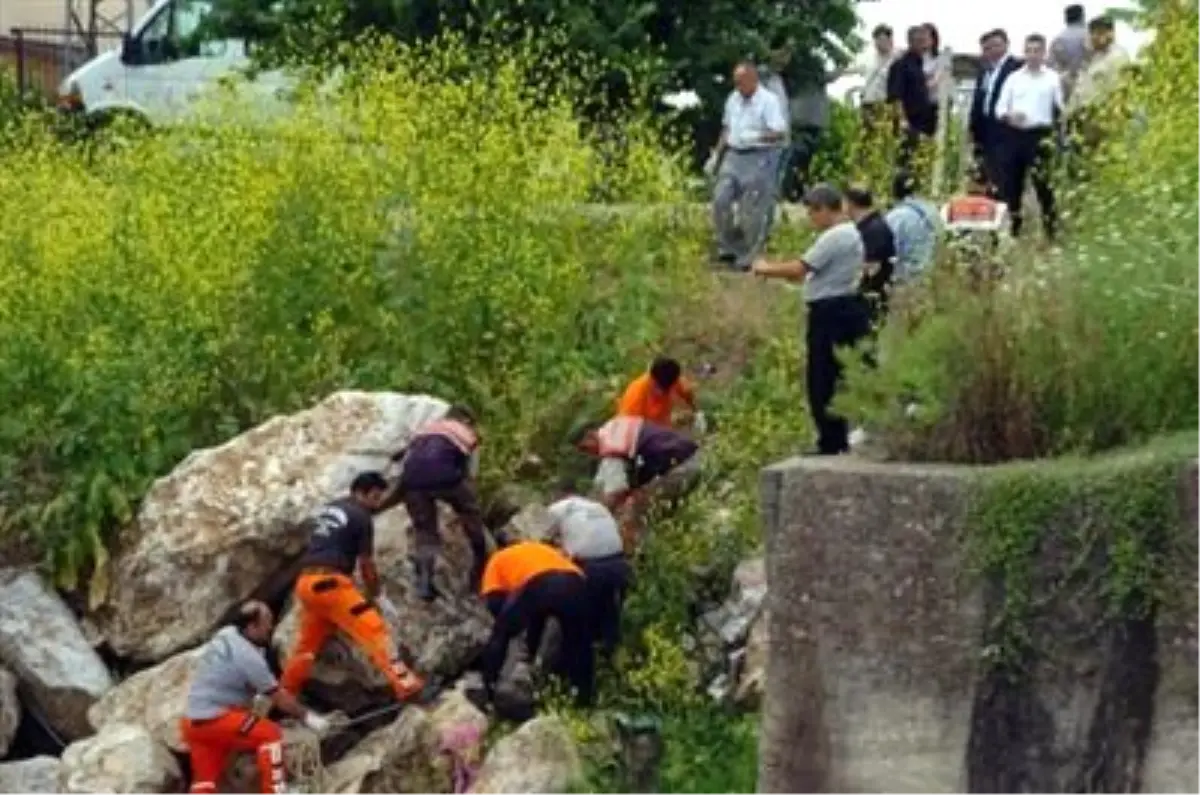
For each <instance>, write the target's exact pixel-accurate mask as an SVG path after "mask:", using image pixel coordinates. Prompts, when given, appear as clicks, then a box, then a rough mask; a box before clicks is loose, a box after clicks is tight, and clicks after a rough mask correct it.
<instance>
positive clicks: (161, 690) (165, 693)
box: [87, 646, 204, 751]
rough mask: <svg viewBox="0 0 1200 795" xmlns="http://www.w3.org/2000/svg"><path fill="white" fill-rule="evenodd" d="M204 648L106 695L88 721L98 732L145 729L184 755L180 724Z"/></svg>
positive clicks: (137, 676)
mask: <svg viewBox="0 0 1200 795" xmlns="http://www.w3.org/2000/svg"><path fill="white" fill-rule="evenodd" d="M203 648H204V647H203V646H200V647H197V648H195V649H190V650H189V651H185V652H182V653H180V654H176V655H175V656H174V657H171V658H170V659H169V660H166V661H165V662H161V663H159V664H158V665H156V666H154V667H153V668H147V669H146V670H144V671H139V672H138V673H136V674H134V675H133V676H131V677H129V678H128V679H126V680H125V681H123V682H121V683H120V684H119V685H117V686H116V687H114V688H113V689H112V690H109V691H108V692H107V693H105V694H104V696H103V698H101V699H100V700H99V701H97V702H96V703H95V704H93V705H92V707H91V709H89V710H88V713H87V717H88V721H89V722H90V723H91V725H92V727H93V728H94V729H95V730H96V731H103V730H104V729H105V728H106V727H108V726H110V725H113V724H122V723H132V724H135V725H138V726H142V727H145V728H146V729H148V730H149V731H150V734H151V735H152V736H153V737H154V739H155V740H157V741H158V742H160V743H162V744H163V745H165V746H166V747H168V748H170V749H171V750H172V751H184V750H186V747H187V746H186V745H185V744H184V742H183V739H182V738H181V737H180V736H179V721H180V719H181V718H182V717H183V712H184V709H185V708H186V707H187V694H188V688H189V686H190V683H191V679H192V673H193V672H194V671H195V669H196V661H197V660H198V659H199V657H200V654H201V652H202V651H203Z"/></svg>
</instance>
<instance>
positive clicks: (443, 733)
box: [321, 691, 488, 793]
mask: <svg viewBox="0 0 1200 795" xmlns="http://www.w3.org/2000/svg"><path fill="white" fill-rule="evenodd" d="M487 727H488V720H487V716H485V715H484V714H483V713H482V712H480V711H479V710H478V709H477V708H476V707H475V706H474V705H473V704H471V703H470V702H469V701H468V700H467V699H466V698H465V697H464V696H463V695H462V694H461V693H459V692H457V691H451V692H450V693H448V694H447V695H446V696H444V697H443V698H442V699H441V700H440V702H439V703H438V705H437V707H436V708H435V709H433V710H432V711H429V712H427V711H424V710H422V709H419V708H409V709H405V710H404V711H403V712H402V713H401V714H400V717H398V718H397V719H396V720H395V721H393V722H392V723H391V724H389V725H387V726H384V727H383V728H381V729H378V730H376V731H374V732H372V733H370V734H368V735H367V736H366V737H365V738H363V740H362V741H361V742H359V743H358V744H357V745H356V746H355V747H354V749H353V750H352V751H351V752H350V753H349V754H347V755H346V756H345V757H343V758H342V759H341V760H339V761H338V762H335V763H334V764H332V765H330V766H329V767H328V768H326V770H325V777H324V780H323V781H322V782H321V783H322V786H323V789H324V790H325V791H326V792H380V793H382V792H453V791H454V789H453V779H452V773H453V771H452V769H451V763H450V760H449V758H448V757H447V755H446V754H445V753H443V749H444V748H445V746H446V743H447V741H448V740H449V739H450V738H451V737H452V735H453V733H455V732H457V731H461V730H463V729H466V730H468V731H469V732H470V733H471V734H472V735H473V736H476V737H478V738H479V740H480V741H482V738H483V735H484V734H485V733H486V732H487Z"/></svg>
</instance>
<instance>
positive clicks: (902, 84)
mask: <svg viewBox="0 0 1200 795" xmlns="http://www.w3.org/2000/svg"><path fill="white" fill-rule="evenodd" d="M930 46H931V44H930V39H929V29H928V28H926V27H925V26H923V25H917V26H914V27H911V28H909V29H908V49H907V50H906V51H905V52H904V54H903V55H901V56H900V57H899V58H897V59H896V60H895V61H894V62H893V63H892V65H891V67H890V68H889V69H888V78H887V101H888V103H890V104H891V105H892V106H893V107H894V108H895V109H896V110H897V111H898V113H897V117H898V118H899V119H900V125H901V130H900V136H901V138H900V162H899V164H898V167H899V168H908V167H909V166H910V165H911V160H912V156H913V154H914V152H915V151H916V149H917V147H918V146H919V145H920V143H921V141H922V140H929V139H932V138H933V136H934V134H935V133H936V132H937V122H938V119H937V113H938V108H937V103H936V101H935V100H934V97H933V96H932V95H931V94H930V92H929V84H928V83H927V82H926V79H925V56H926V54H927V53H929V50H930Z"/></svg>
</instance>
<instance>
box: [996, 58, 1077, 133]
mask: <svg viewBox="0 0 1200 795" xmlns="http://www.w3.org/2000/svg"><path fill="white" fill-rule="evenodd" d="M1055 109H1058V110H1062V109H1063V90H1062V80H1061V79H1060V78H1059V76H1058V72H1056V71H1054V70H1053V69H1051V68H1050V67H1048V66H1042V67H1041V68H1040V69H1038V70H1037V71H1036V72H1035V71H1033V70H1032V69H1030V68H1029V67H1028V66H1022V67H1021V68H1020V69H1018V70H1017V71H1015V72H1013V73H1012V74H1011V75H1009V76H1008V80H1005V81H1004V85H1003V86H1002V87H1001V88H1000V99H999V100H997V101H996V118H998V119H1004V120H1005V121H1006V122H1007V123H1008V124H1010V125H1012V126H1013V127H1019V128H1021V129H1029V128H1031V127H1050V126H1051V125H1053V124H1054V111H1055ZM1014 114H1020V115H1022V116H1024V118H1023V119H1022V120H1021V121H1020V122H1017V121H1015V120H1014V119H1012V118H1011V117H1012V116H1013V115H1014ZM1006 116H1008V117H1009V118H1007V119H1005V118H1004V117H1006Z"/></svg>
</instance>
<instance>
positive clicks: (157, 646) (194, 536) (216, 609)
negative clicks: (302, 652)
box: [94, 391, 447, 661]
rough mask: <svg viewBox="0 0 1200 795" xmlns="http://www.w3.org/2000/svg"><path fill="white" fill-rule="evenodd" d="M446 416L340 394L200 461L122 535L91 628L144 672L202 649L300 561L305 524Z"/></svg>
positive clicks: (389, 396)
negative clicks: (234, 608)
mask: <svg viewBox="0 0 1200 795" xmlns="http://www.w3.org/2000/svg"><path fill="white" fill-rule="evenodd" d="M446 408H447V405H446V403H445V402H444V401H441V400H438V399H436V398H432V397H428V396H408V395H401V394H395V393H370V392H350V391H348V392H338V393H336V394H334V395H332V396H330V397H329V398H327V399H325V400H324V401H322V402H321V403H320V404H318V405H317V406H315V407H313V408H311V409H308V410H305V411H302V412H299V413H297V414H293V415H289V416H279V417H275V418H273V419H271V420H269V421H267V422H266V423H264V424H263V425H261V426H259V427H257V428H255V429H253V430H251V431H249V432H247V433H244V434H242V435H241V436H238V437H236V438H234V439H232V440H230V441H229V442H227V443H225V444H223V445H221V446H220V447H214V448H209V449H206V450H200V451H197V452H194V453H192V454H191V455H190V456H188V457H187V458H186V459H185V460H184V461H183V462H182V463H181V464H179V466H177V467H176V468H175V470H174V471H173V472H171V473H170V474H169V475H167V476H166V477H164V478H161V479H159V480H158V481H156V482H155V483H154V485H153V486H152V487H151V488H150V491H149V492H148V493H147V494H146V496H145V498H144V499H143V501H142V505H141V509H140V510H139V513H138V517H137V521H136V522H135V523H134V525H133V526H131V527H129V528H126V530H125V532H124V533H123V534H122V539H121V544H120V545H119V546H120V549H119V551H118V552H117V554H116V555H115V557H114V560H113V563H112V569H111V575H110V581H111V583H112V586H111V589H110V592H109V593H108V595H107V598H106V600H105V604H104V605H103V606H102V607H101V608H100V609H99V610H98V611H96V614H95V616H94V618H95V619H96V623H97V626H98V627H99V628H100V630H101V631H102V632H103V634H104V637H105V639H106V640H107V641H108V643H109V644H110V645H111V646H112V648H113V649H114V650H115V651H116V652H117V653H119V654H121V655H124V656H127V657H131V658H133V659H136V660H140V661H158V660H162V659H165V658H166V657H168V656H169V655H171V654H172V653H174V652H177V651H179V650H181V649H184V648H188V647H190V646H194V645H197V644H199V643H200V642H202V641H203V640H205V639H206V637H207V636H208V634H209V633H210V632H211V630H212V629H213V627H214V625H215V624H216V623H217V622H218V621H219V619H220V618H221V616H222V615H223V614H224V612H225V611H226V610H227V609H228V608H229V607H230V606H231V605H232V604H234V603H235V602H236V601H238V600H240V599H243V598H245V597H246V596H248V595H249V594H250V593H252V592H253V591H254V590H255V589H256V588H257V587H259V586H260V585H261V584H262V583H263V582H264V581H265V580H267V579H268V577H269V576H270V575H272V574H273V573H275V572H277V571H278V570H279V569H280V568H282V565H281V564H282V563H283V562H285V561H287V560H289V559H291V557H293V556H295V555H296V554H298V553H299V552H301V551H302V550H303V548H304V546H305V544H306V543H307V542H308V538H307V534H306V533H305V532H303V531H302V530H301V529H300V523H301V522H302V521H303V520H304V519H305V518H307V517H308V516H309V514H310V513H311V511H313V510H314V509H315V508H317V507H318V506H319V505H320V504H321V503H322V502H325V501H328V500H330V499H334V498H336V497H339V496H342V495H344V494H345V493H346V490H347V488H348V486H349V484H350V481H351V480H352V479H353V477H354V475H355V474H357V473H358V472H360V471H363V470H367V469H378V470H383V469H385V468H386V467H387V465H388V462H389V457H390V456H391V454H393V453H394V452H396V450H398V449H399V448H400V447H402V446H403V445H405V444H407V442H408V440H409V439H410V438H411V436H412V434H413V432H414V431H415V430H416V429H417V428H418V427H419V426H421V425H423V424H424V423H426V422H428V421H431V420H433V419H437V418H438V417H440V416H441V415H442V414H444V413H445V411H446ZM397 513H399V512H396V511H392V512H389V516H390V517H395V516H396V514H397ZM394 521H400V520H399V518H398V517H397V518H395V519H394ZM387 522H388V517H381V521H380V525H382V526H381V527H380V528H379V532H380V535H381V537H386V536H388V535H389V530H388V528H387V527H386V524H387ZM392 535H393V536H395V535H399V536H401V538H400V539H398V541H397V542H398V543H403V539H402V536H403V533H392Z"/></svg>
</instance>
